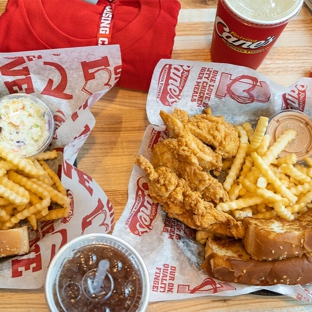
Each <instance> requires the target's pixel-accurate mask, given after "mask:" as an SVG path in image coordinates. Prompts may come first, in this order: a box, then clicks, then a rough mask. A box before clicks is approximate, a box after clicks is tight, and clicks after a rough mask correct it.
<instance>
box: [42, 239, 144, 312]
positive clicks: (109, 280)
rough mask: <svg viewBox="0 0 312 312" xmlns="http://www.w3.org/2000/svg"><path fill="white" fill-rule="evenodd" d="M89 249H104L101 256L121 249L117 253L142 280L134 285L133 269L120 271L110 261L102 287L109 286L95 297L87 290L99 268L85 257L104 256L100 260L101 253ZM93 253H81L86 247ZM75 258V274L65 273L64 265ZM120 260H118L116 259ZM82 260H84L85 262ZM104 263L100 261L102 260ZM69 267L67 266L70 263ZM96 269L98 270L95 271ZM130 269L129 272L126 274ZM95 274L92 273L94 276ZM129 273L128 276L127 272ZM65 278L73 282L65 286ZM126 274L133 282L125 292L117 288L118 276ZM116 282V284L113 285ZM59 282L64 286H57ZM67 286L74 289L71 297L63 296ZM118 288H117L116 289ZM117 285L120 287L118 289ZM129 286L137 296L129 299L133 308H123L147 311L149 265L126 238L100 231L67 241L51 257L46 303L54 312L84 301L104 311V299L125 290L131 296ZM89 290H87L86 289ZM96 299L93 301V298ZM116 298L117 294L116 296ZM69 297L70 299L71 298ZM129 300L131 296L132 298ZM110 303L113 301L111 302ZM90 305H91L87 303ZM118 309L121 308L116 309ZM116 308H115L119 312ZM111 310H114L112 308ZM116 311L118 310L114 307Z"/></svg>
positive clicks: (95, 257) (128, 280)
mask: <svg viewBox="0 0 312 312" xmlns="http://www.w3.org/2000/svg"><path fill="white" fill-rule="evenodd" d="M90 248H91V249H92V248H98V249H99V248H100V249H101V248H104V249H103V250H102V251H101V255H102V256H104V255H105V256H104V257H106V255H107V257H109V256H110V257H114V255H113V254H110V252H112V250H116V251H118V253H122V254H123V255H124V256H125V257H126V258H127V259H128V260H129V262H130V263H132V264H133V268H134V269H135V272H136V273H135V274H136V275H138V277H139V278H140V283H136V284H132V282H131V281H132V280H133V276H130V271H129V272H128V268H129V267H125V268H124V269H123V270H126V271H120V272H119V271H118V268H117V266H118V265H117V266H116V264H112V263H111V267H110V269H109V270H108V271H107V272H108V273H107V275H106V277H105V278H104V280H103V288H104V287H106V288H107V287H108V288H109V289H107V290H105V291H102V292H101V293H99V294H97V296H98V297H94V298H92V296H93V295H94V294H92V293H90V292H88V287H89V285H90V283H92V282H94V277H95V276H96V269H91V270H90V268H91V267H92V265H90V267H88V264H87V262H85V260H89V261H90V262H92V261H94V262H96V261H100V260H102V259H98V258H97V257H99V253H97V254H96V253H92V252H90ZM86 249H87V251H88V252H90V256H88V257H86V256H82V255H80V253H81V254H82V253H83V250H86ZM71 259H73V260H74V263H75V262H76V263H77V262H78V263H81V266H80V269H76V268H75V264H73V263H70V264H69V265H70V268H73V270H72V271H74V274H72V272H70V273H67V272H66V273H62V275H61V270H62V268H63V267H65V265H66V263H68V262H67V261H68V260H71ZM116 260H118V259H116ZM82 262H83V263H82ZM100 262H101V261H100ZM84 267H85V269H86V272H85V273H81V269H82V268H84ZM96 267H97V266H96ZM67 268H68V266H67ZM93 271H95V272H93ZM126 272H127V273H126ZM92 274H93V275H92ZM125 274H126V275H125ZM61 276H62V278H63V279H64V277H66V282H67V280H68V284H70V283H71V284H72V285H69V286H67V284H66V285H65V286H63V284H62V282H61V281H60V278H61ZM124 276H126V277H127V281H126V283H130V284H131V285H130V286H129V287H127V288H125V290H124V291H122V289H120V287H117V285H116V282H118V280H119V278H121V279H122V281H124ZM114 284H115V286H114ZM58 285H61V286H60V287H58ZM134 285H138V286H137V287H138V288H139V289H134V287H135V286H134ZM64 287H70V288H71V289H70V290H68V291H66V295H65V296H67V294H69V292H70V296H72V297H70V298H65V299H64V294H63V295H62V294H61V292H62V290H63V289H64ZM114 287H115V288H114ZM117 288H118V289H117ZM126 289H128V290H129V291H131V292H134V293H135V296H133V297H134V299H133V297H132V298H131V302H130V306H131V308H130V309H125V308H123V311H131V312H134V311H137V312H144V311H145V310H146V308H147V305H148V302H149V293H150V290H149V277H148V272H147V269H146V266H145V264H144V262H143V260H142V258H141V256H140V255H139V254H138V253H137V251H136V250H135V249H134V248H133V247H132V246H130V245H129V244H128V243H126V242H125V241H123V240H121V239H120V238H118V237H115V236H113V235H109V234H101V233H94V234H85V235H82V236H80V237H77V238H75V239H73V240H71V241H70V242H68V243H67V244H65V245H64V246H63V247H62V248H61V249H60V250H59V251H58V252H57V254H56V255H55V256H54V258H53V259H52V261H51V263H50V266H49V269H48V272H47V278H46V282H45V295H46V299H47V303H48V305H49V308H50V310H51V311H52V312H58V311H59V309H62V311H66V307H70V309H71V310H72V309H75V308H74V304H76V305H77V304H78V306H81V305H83V304H85V303H88V304H94V305H95V306H96V307H97V308H98V306H99V307H100V308H102V309H103V311H106V310H105V300H109V299H110V296H111V295H112V293H113V291H114V293H116V292H121V291H122V292H121V293H124V294H125V295H124V297H123V298H126V299H127V298H130V296H128V297H127V296H126V295H127V294H126ZM86 290H87V291H86ZM92 299H94V301H93V300H92ZM115 299H116V295H115V297H114V299H113V302H115V301H114V300H115ZM68 300H70V301H68ZM129 300H130V299H129ZM119 301H120V300H118V301H117V303H118V304H119V305H120V304H121V303H120V302H119ZM110 304H113V303H112V302H110ZM88 307H89V305H88ZM117 310H119V308H117ZM117 310H116V311H117ZM110 311H111V310H110ZM112 311H115V310H112Z"/></svg>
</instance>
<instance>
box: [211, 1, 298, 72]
mask: <svg viewBox="0 0 312 312" xmlns="http://www.w3.org/2000/svg"><path fill="white" fill-rule="evenodd" d="M302 5H303V0H219V1H218V6H217V12H216V18H215V24H214V31H213V36H212V42H211V61H212V62H219V63H230V64H234V65H241V66H247V67H250V68H253V69H257V68H258V67H259V66H260V64H261V63H262V61H263V60H264V58H265V57H266V55H267V54H268V52H269V51H270V49H271V48H272V46H273V45H274V44H275V42H276V40H277V39H278V37H279V36H280V34H281V33H282V31H283V29H284V28H285V27H286V25H287V23H288V22H289V21H290V20H291V19H292V18H293V17H294V16H296V15H297V14H298V13H299V11H300V9H301V7H302Z"/></svg>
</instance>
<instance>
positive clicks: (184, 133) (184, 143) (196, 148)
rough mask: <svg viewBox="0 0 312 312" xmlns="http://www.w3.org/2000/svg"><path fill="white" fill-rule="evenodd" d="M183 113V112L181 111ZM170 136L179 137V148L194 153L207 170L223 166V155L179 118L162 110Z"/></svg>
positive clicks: (161, 114) (218, 169)
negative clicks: (204, 141)
mask: <svg viewBox="0 0 312 312" xmlns="http://www.w3.org/2000/svg"><path fill="white" fill-rule="evenodd" d="M180 113H181V112H180ZM160 116H161V118H162V120H163V121H164V123H165V125H166V127H167V129H168V132H169V136H170V137H173V138H176V139H177V144H178V148H181V149H185V150H187V149H188V150H189V151H190V152H191V153H192V154H194V155H195V156H196V157H197V159H198V162H199V165H200V166H201V167H202V168H203V169H205V170H212V169H215V170H216V172H218V171H220V170H221V168H222V157H221V155H219V154H217V153H215V152H214V151H213V150H212V149H211V148H210V147H209V146H207V145H206V144H204V143H203V142H202V141H201V140H199V139H198V138H196V137H195V136H194V135H193V134H192V133H191V132H190V130H189V129H188V127H186V126H185V125H184V124H183V123H182V122H181V121H180V120H179V119H178V118H176V117H175V116H174V115H173V114H168V113H166V112H164V111H160Z"/></svg>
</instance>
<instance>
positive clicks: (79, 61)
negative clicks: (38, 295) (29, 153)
mask: <svg viewBox="0 0 312 312" xmlns="http://www.w3.org/2000/svg"><path fill="white" fill-rule="evenodd" d="M120 68H121V56H120V49H119V45H111V46H92V47H79V48H68V49H53V50H43V51H27V52H17V53H13V52H12V53H0V96H4V95H7V94H9V93H17V92H23V93H27V94H32V95H35V96H36V97H38V98H39V99H41V100H43V101H44V102H45V103H46V104H47V105H48V106H49V107H50V109H51V111H52V113H53V115H54V121H55V128H56V131H55V134H54V137H53V141H52V143H51V146H50V147H49V148H50V149H52V148H55V149H56V150H57V151H58V154H59V157H58V159H57V162H56V163H55V162H54V163H52V164H51V166H53V169H54V170H55V171H56V172H60V173H61V180H62V183H63V185H64V186H65V187H66V189H67V191H68V196H69V197H70V198H71V199H72V201H71V207H70V213H69V216H68V217H67V218H64V219H61V220H58V221H55V222H54V221H46V222H41V223H38V229H37V230H36V231H34V230H30V246H31V250H30V253H28V254H27V255H24V256H19V257H13V258H10V259H8V258H3V259H1V263H0V280H1V283H0V287H1V288H16V289H34V288H40V287H42V286H43V285H44V282H45V277H46V272H47V269H48V266H49V263H50V261H51V260H52V258H53V256H54V255H55V254H56V252H57V251H58V250H59V249H60V248H61V247H62V246H63V245H64V244H66V243H67V242H68V241H70V240H71V239H73V238H75V237H77V236H79V235H82V234H87V233H93V232H100V233H101V232H102V233H107V232H109V231H110V230H111V228H112V225H113V222H114V211H113V207H112V205H111V203H110V201H109V199H108V198H107V196H106V194H105V192H104V191H103V190H102V189H101V188H100V186H99V185H98V184H97V183H96V181H94V179H93V178H92V177H90V176H89V175H88V174H86V173H84V172H82V171H81V170H79V169H78V168H77V167H76V166H74V164H75V160H76V158H77V155H78V152H79V150H80V148H81V147H82V146H83V144H84V142H85V141H86V139H87V138H88V136H89V134H90V133H91V130H92V128H93V127H94V125H95V118H94V116H93V115H92V113H91V111H90V108H91V107H92V105H94V104H95V103H96V102H97V101H98V100H99V99H100V98H101V97H102V96H104V95H105V93H106V92H107V91H109V90H110V89H111V88H112V87H113V86H114V85H115V83H116V81H117V80H118V78H119V76H116V74H115V73H116V72H118V73H119V72H120Z"/></svg>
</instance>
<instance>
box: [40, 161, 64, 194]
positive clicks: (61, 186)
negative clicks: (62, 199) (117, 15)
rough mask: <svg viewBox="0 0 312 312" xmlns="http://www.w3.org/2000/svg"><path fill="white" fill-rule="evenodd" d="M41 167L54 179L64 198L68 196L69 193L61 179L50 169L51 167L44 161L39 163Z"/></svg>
mask: <svg viewBox="0 0 312 312" xmlns="http://www.w3.org/2000/svg"><path fill="white" fill-rule="evenodd" d="M39 163H40V165H41V166H42V167H43V169H44V170H45V171H46V172H47V173H48V175H49V177H50V178H51V179H52V181H53V182H54V184H55V186H56V188H57V190H58V191H59V192H60V193H61V194H63V195H64V196H66V194H67V192H66V189H65V187H64V185H63V184H62V182H61V180H60V178H59V177H58V175H57V174H56V173H55V172H54V171H53V170H52V169H51V168H50V167H49V165H48V164H47V163H45V162H44V161H43V160H40V161H39Z"/></svg>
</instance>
